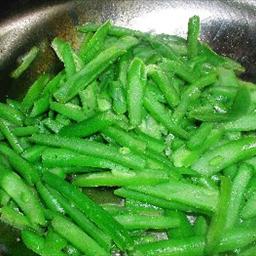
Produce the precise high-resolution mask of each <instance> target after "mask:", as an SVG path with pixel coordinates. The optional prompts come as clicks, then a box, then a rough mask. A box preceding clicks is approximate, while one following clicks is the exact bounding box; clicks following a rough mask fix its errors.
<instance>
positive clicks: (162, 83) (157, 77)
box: [149, 68, 179, 108]
mask: <svg viewBox="0 0 256 256" xmlns="http://www.w3.org/2000/svg"><path fill="white" fill-rule="evenodd" d="M149 75H150V77H151V78H152V79H153V81H154V82H155V83H156V84H157V85H158V87H159V89H160V90H161V91H162V93H163V94H164V96H165V98H166V100H167V102H168V104H169V106H170V107H171V108H173V107H175V106H177V105H178V103H179V95H178V94H177V92H176V90H175V88H174V87H173V84H172V83H171V82H170V81H169V80H168V77H167V76H166V75H165V73H164V72H163V71H162V70H161V69H157V68H152V69H151V70H150V71H149Z"/></svg>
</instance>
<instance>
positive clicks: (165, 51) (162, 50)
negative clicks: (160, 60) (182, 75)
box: [145, 36, 179, 60]
mask: <svg viewBox="0 0 256 256" xmlns="http://www.w3.org/2000/svg"><path fill="white" fill-rule="evenodd" d="M145 39H146V40H148V41H149V43H150V44H151V46H152V47H153V49H155V50H156V51H157V52H158V53H159V54H160V55H162V56H163V57H164V58H167V59H170V60H178V59H179V56H178V55H177V54H176V53H175V51H174V50H173V49H172V48H171V46H170V45H168V44H166V43H165V42H164V41H163V40H161V39H159V38H156V37H155V36H146V37H145Z"/></svg>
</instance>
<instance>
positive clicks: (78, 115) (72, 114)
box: [50, 102, 86, 122]
mask: <svg viewBox="0 0 256 256" xmlns="http://www.w3.org/2000/svg"><path fill="white" fill-rule="evenodd" d="M50 109H51V110H54V111H56V112H58V113H60V114H62V115H64V116H66V117H68V118H70V119H72V120H74V121H76V122H80V121H82V120H84V119H85V118H86V116H85V114H84V113H83V111H82V109H81V108H80V107H79V106H77V105H74V104H72V103H66V104H61V103H57V102H51V103H50Z"/></svg>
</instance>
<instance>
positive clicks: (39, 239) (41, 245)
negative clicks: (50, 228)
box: [21, 230, 66, 256]
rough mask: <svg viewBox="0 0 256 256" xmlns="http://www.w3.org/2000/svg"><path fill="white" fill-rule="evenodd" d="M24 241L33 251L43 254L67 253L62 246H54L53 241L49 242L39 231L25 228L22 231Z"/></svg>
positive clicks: (58, 254) (63, 255)
mask: <svg viewBox="0 0 256 256" xmlns="http://www.w3.org/2000/svg"><path fill="white" fill-rule="evenodd" d="M21 238H22V241H23V242H24V243H25V245H26V246H27V247H28V248H29V249H31V250H32V251H33V252H35V253H37V254H38V255H41V256H49V255H54V256H65V255H66V254H65V253H63V252H61V249H60V248H58V247H57V248H56V246H54V247H53V246H52V243H51V244H49V243H47V242H46V239H44V237H43V236H41V235H38V234H37V233H35V232H33V231H29V230H23V231H22V232H21Z"/></svg>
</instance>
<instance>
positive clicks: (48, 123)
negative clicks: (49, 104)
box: [42, 118, 64, 133]
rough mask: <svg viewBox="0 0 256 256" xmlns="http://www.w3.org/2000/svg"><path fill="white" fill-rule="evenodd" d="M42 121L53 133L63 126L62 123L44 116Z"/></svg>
mask: <svg viewBox="0 0 256 256" xmlns="http://www.w3.org/2000/svg"><path fill="white" fill-rule="evenodd" d="M42 123H43V124H44V125H45V126H46V127H47V128H49V129H50V130H51V131H53V132H54V133H58V132H59V131H60V130H61V129H62V128H63V127H64V125H63V124H61V123H59V122H57V121H55V120H53V119H51V118H46V119H44V120H43V121H42Z"/></svg>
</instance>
